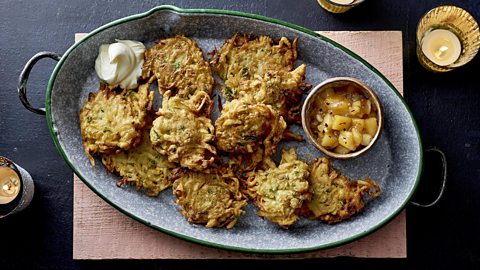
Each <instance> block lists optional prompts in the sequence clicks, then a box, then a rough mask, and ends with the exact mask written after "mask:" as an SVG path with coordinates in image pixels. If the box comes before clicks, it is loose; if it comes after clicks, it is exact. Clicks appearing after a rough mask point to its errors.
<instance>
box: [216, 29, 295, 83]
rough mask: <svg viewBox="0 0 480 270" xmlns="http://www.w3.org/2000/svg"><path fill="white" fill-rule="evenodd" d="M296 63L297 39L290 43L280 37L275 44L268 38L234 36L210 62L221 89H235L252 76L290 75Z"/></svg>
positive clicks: (252, 77) (243, 35)
mask: <svg viewBox="0 0 480 270" xmlns="http://www.w3.org/2000/svg"><path fill="white" fill-rule="evenodd" d="M296 59H297V39H294V40H293V43H291V42H290V41H289V40H288V39H287V38H286V37H282V38H281V39H280V41H279V42H278V44H275V42H274V41H273V39H272V38H270V37H268V36H260V37H258V38H252V37H250V36H248V35H245V34H235V35H234V36H233V37H232V38H230V39H228V40H226V41H225V44H224V45H223V46H222V48H221V49H220V50H219V51H216V52H215V57H214V58H213V59H212V61H211V62H212V63H213V64H214V65H215V69H216V71H217V72H218V74H219V75H220V78H222V79H223V80H225V85H226V86H227V87H229V88H230V89H235V88H237V87H238V86H239V85H240V84H241V83H242V81H245V80H251V79H254V77H255V75H258V76H260V77H262V78H263V76H264V75H265V74H266V73H267V72H268V71H272V70H273V71H275V70H276V71H279V70H283V71H291V70H292V69H293V63H294V62H295V60H296Z"/></svg>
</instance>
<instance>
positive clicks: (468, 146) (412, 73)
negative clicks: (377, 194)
mask: <svg viewBox="0 0 480 270" xmlns="http://www.w3.org/2000/svg"><path fill="white" fill-rule="evenodd" d="M445 3H448V4H455V5H458V6H461V7H463V8H465V9H467V10H468V11H469V12H471V13H472V15H473V16H474V17H475V18H476V19H477V20H480V1H478V0H471V1H461V0H456V1H427V0H388V1H387V0H376V1H373V0H367V1H366V2H365V3H363V4H362V5H360V6H358V7H356V8H354V9H353V10H351V11H349V12H348V13H346V14H340V15H333V14H330V13H327V12H326V11H324V10H323V9H322V8H321V7H320V6H318V4H317V3H316V1H315V0H297V1H293V0H283V1H273V0H272V1H234V0H232V1H195V0H185V1H169V2H167V1H131V0H127V1H99V0H96V1H73V0H70V1H59V0H51V1H37V0H35V1H34V0H30V1H7V0H0V82H1V86H0V92H1V95H0V155H3V156H6V157H9V158H10V159H12V160H14V161H15V162H16V163H17V164H19V165H21V166H22V167H24V168H25V169H27V170H28V171H29V172H30V174H31V175H32V177H33V178H34V180H35V185H36V186H35V188H36V190H35V197H34V199H33V201H32V204H31V205H30V206H29V207H28V208H27V209H26V210H25V211H23V212H21V213H19V214H16V215H14V216H11V217H9V218H7V219H4V220H0V268H1V269H2V270H3V269H16V268H18V269H37V268H39V269H43V268H44V269H80V268H85V269H87V268H114V267H115V268H134V269H138V268H148V269H150V268H151V269H154V268H155V269H181V268H193V267H195V268H207V267H208V268H209V269H225V268H235V269H239V268H245V267H248V268H250V267H268V268H278V269H287V268H298V267H312V266H313V267H316V268H317V267H318V268H319V269H320V268H321V267H343V268H346V267H349V268H350V267H353V268H386V267H389V268H390V267H395V266H398V267H402V268H407V267H408V268H410V269H416V268H424V267H428V268H432V269H433V268H437V269H439V268H459V269H472V268H475V269H479V266H480V247H479V243H480V236H479V233H478V228H480V211H479V209H480V200H479V198H480V177H479V176H480V165H479V161H480V113H479V112H480V110H479V107H478V106H480V102H479V101H480V87H479V86H478V85H479V78H480V77H479V76H480V57H479V56H477V57H476V58H475V59H474V60H473V61H472V62H470V63H469V64H468V65H466V66H464V67H462V68H459V69H458V70H455V71H453V72H450V73H447V74H432V73H429V72H427V71H426V70H424V69H423V68H422V67H421V66H420V65H419V63H418V61H417V58H416V54H415V30H416V26H417V23H418V21H419V19H420V17H421V16H422V15H423V14H424V13H425V12H426V11H428V10H429V9H431V8H433V7H435V6H437V5H440V4H445ZM160 4H174V5H176V6H179V7H183V8H218V9H230V10H239V11H244V12H250V13H257V14H261V15H265V16H270V17H274V18H278V19H282V20H285V21H288V22H292V23H295V24H298V25H301V26H305V27H308V28H310V29H314V30H401V31H403V35H404V41H403V45H404V73H405V74H404V76H405V82H404V88H405V99H406V101H407V103H408V105H409V106H410V108H411V110H412V111H413V114H414V116H415V118H416V120H417V123H418V125H419V128H420V131H421V135H422V139H423V143H424V146H425V147H428V146H436V147H439V148H440V149H442V150H443V151H444V152H445V154H446V156H447V160H448V183H447V189H446V192H445V195H444V197H443V199H442V200H441V201H440V202H439V203H438V204H437V205H436V206H434V207H432V208H429V209H419V208H415V207H412V206H408V207H407V236H408V238H407V239H408V258H407V259H354V258H335V259H321V260H302V261H286V262H285V261H235V262H234V261H215V260H211V261H201V262H193V261H90V262H88V261H83V262H82V261H73V260H72V203H73V199H72V194H73V190H72V171H71V170H70V169H69V167H68V166H67V165H66V163H65V162H64V161H63V160H62V158H61V157H60V155H59V154H58V152H57V151H56V149H55V146H54V145H53V141H52V139H51V137H50V134H49V131H48V129H47V124H46V120H45V117H43V116H40V115H36V114H33V113H30V112H29V111H27V110H26V109H24V108H23V106H22V105H21V103H20V101H19V99H18V96H17V92H16V85H17V78H18V75H19V74H20V71H21V69H22V68H23V65H24V64H25V63H26V62H27V61H28V59H29V58H30V57H31V56H33V55H34V54H35V53H37V52H39V51H43V50H50V51H54V52H58V53H63V52H65V51H66V50H67V49H68V48H69V46H71V45H72V44H73V42H74V36H73V34H74V33H75V32H89V31H91V30H93V29H95V28H97V27H99V26H101V25H103V24H105V23H107V22H110V21H112V20H115V19H118V18H121V17H124V16H127V15H131V14H135V13H138V12H143V11H146V10H148V9H150V8H152V7H154V6H156V5H160ZM54 66H55V62H54V61H51V60H43V61H41V62H39V63H38V64H37V65H36V66H35V68H34V70H33V72H32V74H31V76H30V80H29V81H30V83H29V98H30V100H31V101H32V103H33V104H34V105H37V106H38V107H43V102H44V92H45V89H46V85H47V81H48V78H49V76H50V73H51V72H52V70H53V68H54ZM430 160H433V161H434V160H435V159H433V158H432V159H430V158H428V156H427V162H426V165H425V174H424V177H423V178H422V181H421V188H420V190H419V192H418V193H417V198H416V199H418V200H425V201H426V200H428V199H431V197H432V196H434V194H432V193H433V192H432V191H435V190H436V189H437V187H438V178H439V175H438V174H437V173H435V172H437V171H438V170H439V167H438V165H437V162H430Z"/></svg>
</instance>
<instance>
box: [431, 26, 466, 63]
mask: <svg viewBox="0 0 480 270" xmlns="http://www.w3.org/2000/svg"><path fill="white" fill-rule="evenodd" d="M422 51H423V53H424V54H425V56H426V57H427V58H428V59H429V60H430V61H432V62H433V63H435V64H437V65H439V66H448V65H451V64H453V63H455V61H457V59H458V58H459V57H460V54H461V52H462V44H461V43H460V39H459V38H458V37H457V36H456V35H455V34H454V33H452V32H451V31H448V30H445V29H436V30H433V31H431V32H429V33H427V34H425V36H424V37H423V39H422Z"/></svg>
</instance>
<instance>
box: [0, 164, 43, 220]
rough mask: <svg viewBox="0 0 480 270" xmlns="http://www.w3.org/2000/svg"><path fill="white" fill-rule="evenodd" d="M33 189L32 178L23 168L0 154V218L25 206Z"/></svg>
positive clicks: (30, 199)
mask: <svg viewBox="0 0 480 270" xmlns="http://www.w3.org/2000/svg"><path fill="white" fill-rule="evenodd" d="M34 189H35V188H34V184H33V179H32V177H31V176H30V174H29V173H28V172H27V171H26V170H25V169H23V168H22V167H20V166H18V165H17V164H15V163H14V162H13V161H11V160H9V159H8V158H6V157H2V156H0V219H1V218H4V217H6V216H9V215H11V214H14V213H17V212H19V211H21V210H23V209H24V208H25V207H27V206H28V205H29V204H30V202H31V201H32V197H33V193H34Z"/></svg>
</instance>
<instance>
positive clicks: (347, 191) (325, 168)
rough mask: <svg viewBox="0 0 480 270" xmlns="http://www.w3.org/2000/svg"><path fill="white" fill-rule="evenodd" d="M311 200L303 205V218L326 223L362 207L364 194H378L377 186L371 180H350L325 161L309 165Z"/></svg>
mask: <svg viewBox="0 0 480 270" xmlns="http://www.w3.org/2000/svg"><path fill="white" fill-rule="evenodd" d="M309 182H310V186H311V187H312V190H313V198H312V200H311V201H310V202H308V203H307V204H306V205H305V206H306V210H307V211H306V216H308V217H310V218H314V219H319V220H321V221H323V222H326V223H330V224H332V223H337V222H341V221H343V220H345V219H348V218H350V217H351V216H352V215H354V214H356V213H358V212H360V211H361V210H362V209H363V207H364V202H363V195H364V194H366V193H368V194H369V195H370V196H372V197H377V196H379V195H380V192H381V191H380V187H379V186H378V185H377V183H375V181H373V180H372V179H369V178H366V179H365V180H355V181H350V180H349V179H348V178H347V177H345V176H343V175H342V174H340V173H339V172H338V171H336V170H335V169H334V168H332V166H331V164H330V162H329V160H328V159H327V158H320V159H318V160H316V161H315V162H314V163H313V164H312V165H311V174H310V177H309Z"/></svg>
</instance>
